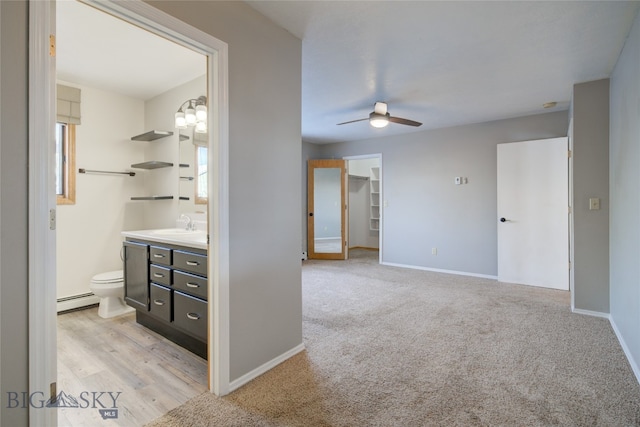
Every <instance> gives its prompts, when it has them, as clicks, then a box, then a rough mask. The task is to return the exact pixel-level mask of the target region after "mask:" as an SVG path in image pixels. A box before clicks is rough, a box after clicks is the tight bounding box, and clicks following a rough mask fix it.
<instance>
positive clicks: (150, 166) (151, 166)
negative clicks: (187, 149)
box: [131, 160, 173, 169]
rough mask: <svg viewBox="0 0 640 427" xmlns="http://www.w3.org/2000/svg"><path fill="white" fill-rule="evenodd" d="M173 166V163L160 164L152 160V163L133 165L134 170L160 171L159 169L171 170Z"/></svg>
mask: <svg viewBox="0 0 640 427" xmlns="http://www.w3.org/2000/svg"><path fill="white" fill-rule="evenodd" d="M172 166H173V163H167V162H158V161H156V160H152V161H150V162H143V163H136V164H134V165H131V167H132V168H136V169H159V168H170V167H172Z"/></svg>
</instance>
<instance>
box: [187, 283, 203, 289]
mask: <svg viewBox="0 0 640 427" xmlns="http://www.w3.org/2000/svg"><path fill="white" fill-rule="evenodd" d="M187 287H189V288H199V287H200V285H198V284H197V283H192V282H187Z"/></svg>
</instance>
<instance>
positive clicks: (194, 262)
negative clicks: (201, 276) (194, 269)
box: [187, 261, 200, 266]
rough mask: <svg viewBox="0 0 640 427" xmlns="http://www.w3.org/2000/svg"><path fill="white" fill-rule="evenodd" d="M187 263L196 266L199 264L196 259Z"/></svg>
mask: <svg viewBox="0 0 640 427" xmlns="http://www.w3.org/2000/svg"><path fill="white" fill-rule="evenodd" d="M187 265H191V266H196V265H200V263H199V262H198V261H187Z"/></svg>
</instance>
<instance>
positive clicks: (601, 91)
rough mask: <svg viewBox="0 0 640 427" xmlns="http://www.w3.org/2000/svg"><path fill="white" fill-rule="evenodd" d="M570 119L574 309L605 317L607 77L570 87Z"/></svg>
mask: <svg viewBox="0 0 640 427" xmlns="http://www.w3.org/2000/svg"><path fill="white" fill-rule="evenodd" d="M572 117H573V241H574V246H573V274H574V293H573V298H574V306H575V308H576V309H581V310H589V311H595V312H600V313H609V79H603V80H597V81H594V82H588V83H580V84H576V85H574V87H573V99H572ZM594 197H597V198H599V199H600V210H589V198H594Z"/></svg>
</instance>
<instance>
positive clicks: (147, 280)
mask: <svg viewBox="0 0 640 427" xmlns="http://www.w3.org/2000/svg"><path fill="white" fill-rule="evenodd" d="M124 248H125V249H124V250H125V266H124V268H125V294H126V295H127V296H128V298H127V300H126V301H127V304H129V305H131V306H132V307H135V308H136V321H137V322H138V323H140V324H141V325H144V326H146V327H148V328H149V329H152V330H154V331H155V332H158V333H159V334H161V335H163V336H165V337H166V338H168V339H170V340H171V341H173V342H175V343H176V344H179V345H181V346H182V347H185V348H187V349H188V350H190V351H192V352H194V353H196V354H198V355H199V356H201V357H203V358H205V359H206V358H207V330H208V315H207V307H208V303H207V301H208V295H207V293H208V292H207V251H206V250H204V249H197V248H189V247H183V246H177V245H170V244H165V243H158V242H153V241H140V240H135V239H132V238H129V237H127V240H126V241H125V242H124ZM127 253H129V256H127ZM129 288H131V289H129Z"/></svg>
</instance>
